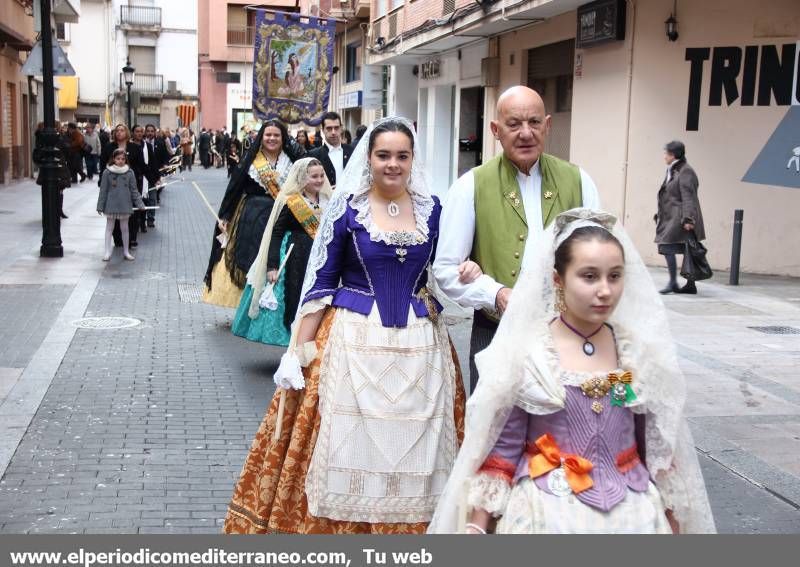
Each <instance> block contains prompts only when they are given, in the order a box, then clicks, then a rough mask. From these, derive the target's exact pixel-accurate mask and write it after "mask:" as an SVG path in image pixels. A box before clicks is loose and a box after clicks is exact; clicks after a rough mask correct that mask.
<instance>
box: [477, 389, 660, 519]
mask: <svg viewBox="0 0 800 567" xmlns="http://www.w3.org/2000/svg"><path fill="white" fill-rule="evenodd" d="M565 390H566V396H567V397H566V404H565V408H564V409H563V410H561V411H558V412H556V413H552V414H549V415H532V414H529V413H527V412H526V411H525V410H523V409H521V408H519V407H514V409H513V410H512V411H511V414H510V415H509V417H508V421H507V422H506V425H505V427H504V428H503V431H502V433H501V435H500V438H499V439H498V440H497V443H496V444H495V446H494V448H493V449H492V451H491V453H490V454H489V458H487V460H486V462H485V463H484V465H483V467H481V472H485V473H489V474H493V475H495V476H503V477H505V478H506V480H508V481H510V482H512V483H516V482H517V481H518V480H520V479H521V478H524V477H526V476H528V475H529V472H528V461H529V460H530V457H531V456H532V455H534V454H536V453H537V452H538V449H536V446H535V442H536V440H537V439H539V437H541V436H542V435H544V434H545V433H549V434H550V435H551V436H552V437H553V439H554V440H555V441H556V443H557V444H558V446H559V449H560V451H561V454H562V457H563V456H564V455H565V454H576V455H579V456H581V457H584V458H586V459H588V460H589V461H591V462H592V464H593V468H592V471H591V472H590V473H589V474H590V476H591V478H592V481H593V482H594V485H593V486H592V487H591V488H589V489H587V490H584V491H583V492H580V493H578V494H576V495H575V497H576V498H578V499H579V500H581V501H582V502H583V503H585V504H587V505H589V506H592V507H593V508H597V509H599V510H603V511H608V510H610V509H611V508H613V507H614V506H616V505H617V504H619V503H620V502H622V500H623V499H624V498H625V494H626V492H627V490H628V489H631V490H633V491H635V492H644V491H646V490H647V486H648V482H649V480H650V475H649V473H648V472H647V469H646V468H645V466H644V465H643V464H642V463H641V461H640V459H639V456H638V453H637V450H636V431H635V425H634V416H633V413H632V412H631V410H629V409H627V408H624V407H619V406H612V405H611V403H610V396H608V395H606V396H605V397H603V398H599V399H597V400H594V399H592V398H590V397H587V396H585V395H583V392H581V390H580V388H578V387H576V386H565ZM595 401H597V402H599V403H601V404H602V406H603V410H602V411H601V412H600V413H595V412H594V411H593V410H592V403H593V402H595ZM512 471H513V473H512ZM550 474H552V473H547V474H544V475H542V476H539V477H537V478H536V479H534V482H536V486H537V487H538V488H539V489H540V490H542V491H544V492H547V493H550V490H549V489H548V487H547V477H548V476H549V475H550Z"/></svg>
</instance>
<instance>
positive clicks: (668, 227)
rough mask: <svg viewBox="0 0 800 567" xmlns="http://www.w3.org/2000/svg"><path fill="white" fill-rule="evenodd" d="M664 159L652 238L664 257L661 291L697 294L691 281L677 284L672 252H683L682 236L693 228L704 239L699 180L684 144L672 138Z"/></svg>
mask: <svg viewBox="0 0 800 567" xmlns="http://www.w3.org/2000/svg"><path fill="white" fill-rule="evenodd" d="M664 162H665V163H666V164H667V173H666V175H665V176H664V181H663V182H662V183H661V188H660V189H659V191H658V213H656V215H655V216H654V217H653V220H654V221H656V238H655V241H656V243H657V244H658V253H659V254H661V255H663V256H664V258H665V259H666V260H667V269H668V270H669V283H668V284H667V287H665V288H664V289H662V290H661V293H662V294H666V293H689V294H695V293H697V286H696V285H695V283H694V282H693V281H691V280H689V281H687V282H686V285H684V286H683V287H678V263H677V260H676V259H675V255H676V254H681V255H682V254H683V253H684V252H685V251H686V237H687V236H688V235H689V234H690V233H691V231H694V233H695V236H696V237H697V240H705V238H706V231H705V226H704V225H703V213H702V211H701V210H700V201H699V200H698V198H697V188H698V186H699V185H700V182H699V181H698V180H697V174H696V173H695V172H694V169H692V167H691V166H690V165H689V164H688V163H686V147H685V146H684V145H683V142H679V141H677V140H674V141H672V142H670V143H668V144H667V145H666V146H664Z"/></svg>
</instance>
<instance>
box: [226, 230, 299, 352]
mask: <svg viewBox="0 0 800 567" xmlns="http://www.w3.org/2000/svg"><path fill="white" fill-rule="evenodd" d="M290 236H291V233H290V232H287V233H286V236H284V238H283V241H281V255H280V260H281V262H282V261H283V259H284V258H285V257H286V249H287V248H288V242H289V237H290ZM290 285H293V286H298V287H302V285H303V282H302V280H301V281H299V282H296V281H295V282H291V284H290ZM273 292H274V293H275V299H276V300H277V301H278V308H277V309H275V310H272V309H266V308H264V307H259V308H258V317H256V318H255V319H251V318H250V303H251V301H252V299H253V288H252V286H251V285H250V284H247V285H246V286H245V288H244V292H243V293H242V299H241V300H240V302H239V308H238V309H237V310H236V316H235V317H234V318H233V324H231V332H232V333H233V334H234V335H236V336H237V337H244V338H245V339H248V340H251V341H256V342H259V343H264V344H267V345H275V346H282V347H285V346H288V345H289V339H290V338H291V333H290V332H289V329H287V328H286V323H285V321H284V313H285V309H286V300H285V298H286V270H284V271H283V272H282V273H281V275H280V277H279V278H278V281H277V282H275V287H274V288H273ZM258 299H259V298H256V301H258Z"/></svg>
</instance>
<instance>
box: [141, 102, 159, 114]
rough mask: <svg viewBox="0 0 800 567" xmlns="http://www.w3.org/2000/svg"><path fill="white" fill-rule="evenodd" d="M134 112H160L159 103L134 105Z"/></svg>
mask: <svg viewBox="0 0 800 567" xmlns="http://www.w3.org/2000/svg"><path fill="white" fill-rule="evenodd" d="M136 114H161V105H160V104H140V105H139V106H137V107H136Z"/></svg>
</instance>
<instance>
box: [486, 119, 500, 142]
mask: <svg viewBox="0 0 800 567" xmlns="http://www.w3.org/2000/svg"><path fill="white" fill-rule="evenodd" d="M489 128H490V129H491V130H492V135H493V136H494V139H495V140H499V139H500V126H499V124H498V123H497V120H492V121H491V122H489Z"/></svg>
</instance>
